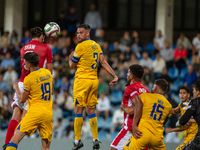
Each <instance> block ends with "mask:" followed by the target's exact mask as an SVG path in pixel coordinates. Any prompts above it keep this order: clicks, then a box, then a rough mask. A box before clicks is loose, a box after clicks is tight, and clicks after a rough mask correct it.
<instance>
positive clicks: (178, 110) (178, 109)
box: [171, 106, 181, 115]
mask: <svg viewBox="0 0 200 150" xmlns="http://www.w3.org/2000/svg"><path fill="white" fill-rule="evenodd" d="M180 112H181V111H180V108H179V107H178V106H177V107H176V108H172V111H171V114H173V115H177V114H179V113H180Z"/></svg>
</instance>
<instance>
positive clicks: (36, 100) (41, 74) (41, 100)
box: [23, 68, 53, 113]
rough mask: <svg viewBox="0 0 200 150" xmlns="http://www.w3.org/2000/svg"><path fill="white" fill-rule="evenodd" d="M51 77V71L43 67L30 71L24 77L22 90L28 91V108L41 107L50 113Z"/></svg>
mask: <svg viewBox="0 0 200 150" xmlns="http://www.w3.org/2000/svg"><path fill="white" fill-rule="evenodd" d="M52 84H53V78H52V75H51V72H50V71H49V70H48V69H45V68H38V69H36V70H34V71H32V72H31V73H30V74H29V75H28V76H26V77H25V79H24V84H23V86H24V90H25V91H29V96H28V109H30V108H31V109H34V110H36V111H37V110H38V112H40V111H41V110H42V109H45V111H47V112H50V113H52V87H53V85H52Z"/></svg>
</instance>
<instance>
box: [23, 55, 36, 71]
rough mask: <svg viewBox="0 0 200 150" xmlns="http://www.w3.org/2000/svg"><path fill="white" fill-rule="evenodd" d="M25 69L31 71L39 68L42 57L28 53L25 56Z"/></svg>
mask: <svg viewBox="0 0 200 150" xmlns="http://www.w3.org/2000/svg"><path fill="white" fill-rule="evenodd" d="M23 59H24V62H25V66H24V67H25V69H26V70H30V68H31V67H37V66H38V64H39V61H40V56H39V55H38V54H37V53H35V52H27V53H25V54H24V55H23Z"/></svg>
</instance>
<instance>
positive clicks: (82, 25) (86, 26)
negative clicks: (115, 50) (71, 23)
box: [78, 24, 90, 30]
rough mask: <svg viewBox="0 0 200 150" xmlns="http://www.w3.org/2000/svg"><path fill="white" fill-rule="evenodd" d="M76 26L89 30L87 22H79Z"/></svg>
mask: <svg viewBox="0 0 200 150" xmlns="http://www.w3.org/2000/svg"><path fill="white" fill-rule="evenodd" d="M78 28H84V29H85V30H90V26H89V25H88V24H81V25H79V26H78Z"/></svg>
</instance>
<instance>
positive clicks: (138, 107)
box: [132, 95, 143, 139]
mask: <svg viewBox="0 0 200 150" xmlns="http://www.w3.org/2000/svg"><path fill="white" fill-rule="evenodd" d="M132 102H133V105H135V108H134V117H133V124H132V128H133V136H134V137H135V138H136V139H138V138H140V137H141V136H142V132H141V131H139V130H138V127H137V125H138V122H139V120H140V118H141V116H142V107H143V103H142V101H141V99H140V96H139V95H135V97H134V98H133V100H132Z"/></svg>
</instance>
